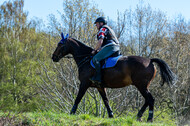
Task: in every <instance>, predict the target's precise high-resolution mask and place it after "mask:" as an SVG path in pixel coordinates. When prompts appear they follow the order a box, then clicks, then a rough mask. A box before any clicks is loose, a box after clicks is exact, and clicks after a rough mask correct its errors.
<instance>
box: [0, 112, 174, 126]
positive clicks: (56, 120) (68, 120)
mask: <svg viewBox="0 0 190 126" xmlns="http://www.w3.org/2000/svg"><path fill="white" fill-rule="evenodd" d="M0 125H11V126H12V125H13V126H14V125H15V126H16V125H19V126H20V125H25V126H28V125H29V126H175V121H172V120H169V119H157V120H155V122H154V123H146V119H144V121H143V122H138V121H136V117H135V116H128V117H118V118H113V119H109V118H101V117H94V116H91V115H88V114H81V115H69V114H65V113H55V112H39V113H37V112H36V113H13V112H11V113H9V112H8V113H3V112H0Z"/></svg>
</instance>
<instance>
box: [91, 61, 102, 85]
mask: <svg viewBox="0 0 190 126" xmlns="http://www.w3.org/2000/svg"><path fill="white" fill-rule="evenodd" d="M94 65H95V69H96V74H95V75H94V76H93V77H92V78H90V80H91V81H92V82H93V83H96V84H98V85H100V84H101V83H102V79H101V77H102V76H101V65H100V62H98V61H96V63H94Z"/></svg>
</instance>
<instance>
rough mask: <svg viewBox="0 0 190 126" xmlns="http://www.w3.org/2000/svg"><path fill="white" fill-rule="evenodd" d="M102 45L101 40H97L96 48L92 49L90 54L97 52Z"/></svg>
mask: <svg viewBox="0 0 190 126" xmlns="http://www.w3.org/2000/svg"><path fill="white" fill-rule="evenodd" d="M102 43H103V38H101V39H99V40H98V43H97V45H96V47H95V48H94V50H93V51H92V54H95V52H97V51H98V50H99V49H100V48H101V46H102Z"/></svg>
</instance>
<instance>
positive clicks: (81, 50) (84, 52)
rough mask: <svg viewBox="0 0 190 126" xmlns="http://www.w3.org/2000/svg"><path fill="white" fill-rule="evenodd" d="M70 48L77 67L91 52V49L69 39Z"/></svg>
mask: <svg viewBox="0 0 190 126" xmlns="http://www.w3.org/2000/svg"><path fill="white" fill-rule="evenodd" d="M71 41H72V42H70V46H71V47H70V48H71V54H72V55H73V57H74V59H75V62H76V63H77V65H79V64H80V63H81V62H82V61H83V60H84V59H85V58H86V57H87V56H89V55H90V54H91V52H92V48H91V47H89V46H87V45H85V44H83V43H81V42H79V41H78V40H75V39H71Z"/></svg>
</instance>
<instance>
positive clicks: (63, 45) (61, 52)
mask: <svg viewBox="0 0 190 126" xmlns="http://www.w3.org/2000/svg"><path fill="white" fill-rule="evenodd" d="M61 37H62V39H61V41H60V42H59V43H58V45H57V48H56V49H55V51H54V53H53V55H52V60H53V61H54V62H59V60H60V59H61V58H63V57H64V56H65V55H67V54H68V53H69V50H68V48H67V41H68V34H67V35H66V37H64V35H63V33H61Z"/></svg>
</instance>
